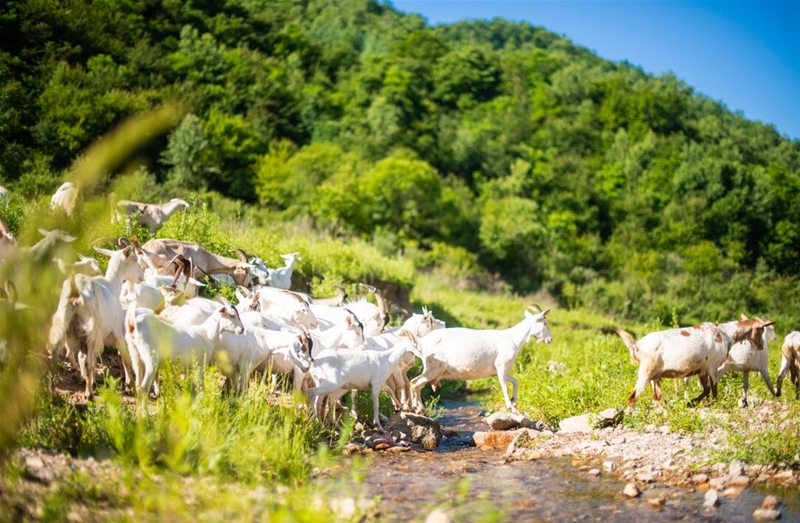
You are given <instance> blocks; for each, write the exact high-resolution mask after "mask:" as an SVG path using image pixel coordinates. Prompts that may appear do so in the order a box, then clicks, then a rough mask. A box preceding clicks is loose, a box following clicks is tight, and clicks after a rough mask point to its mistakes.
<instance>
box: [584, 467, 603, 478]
mask: <svg viewBox="0 0 800 523" xmlns="http://www.w3.org/2000/svg"><path fill="white" fill-rule="evenodd" d="M586 474H587V475H589V476H590V477H593V478H596V477H597V476H599V475H600V469H589V471H588V472H586Z"/></svg>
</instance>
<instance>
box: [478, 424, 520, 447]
mask: <svg viewBox="0 0 800 523" xmlns="http://www.w3.org/2000/svg"><path fill="white" fill-rule="evenodd" d="M527 431H528V429H517V430H491V431H486V432H484V431H478V432H476V433H474V434H473V435H472V441H471V443H472V444H474V445H475V446H476V447H478V448H492V449H500V448H508V446H509V445H511V444H512V443H514V441H515V440H516V439H517V437H518V436H519V435H520V434H524V433H527Z"/></svg>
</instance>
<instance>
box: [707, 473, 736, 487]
mask: <svg viewBox="0 0 800 523" xmlns="http://www.w3.org/2000/svg"><path fill="white" fill-rule="evenodd" d="M730 479H731V477H730V476H720V477H718V478H711V479H710V480H708V484H709V486H711V488H712V489H721V488H722V487H724V486H725V483H727V482H728V481H729V480H730Z"/></svg>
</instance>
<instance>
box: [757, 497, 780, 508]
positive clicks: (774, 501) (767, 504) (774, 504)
mask: <svg viewBox="0 0 800 523" xmlns="http://www.w3.org/2000/svg"><path fill="white" fill-rule="evenodd" d="M780 506H781V500H780V499H778V497H777V496H767V497H765V498H764V501H763V502H762V503H761V508H766V509H772V510H778V508H779V507H780Z"/></svg>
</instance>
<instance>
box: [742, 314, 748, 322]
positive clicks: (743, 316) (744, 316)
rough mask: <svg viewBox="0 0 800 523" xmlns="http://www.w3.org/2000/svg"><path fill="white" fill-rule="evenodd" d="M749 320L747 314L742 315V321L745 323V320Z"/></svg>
mask: <svg viewBox="0 0 800 523" xmlns="http://www.w3.org/2000/svg"><path fill="white" fill-rule="evenodd" d="M749 319H750V318H748V317H747V314H745V313H742V321H747V320H749Z"/></svg>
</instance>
